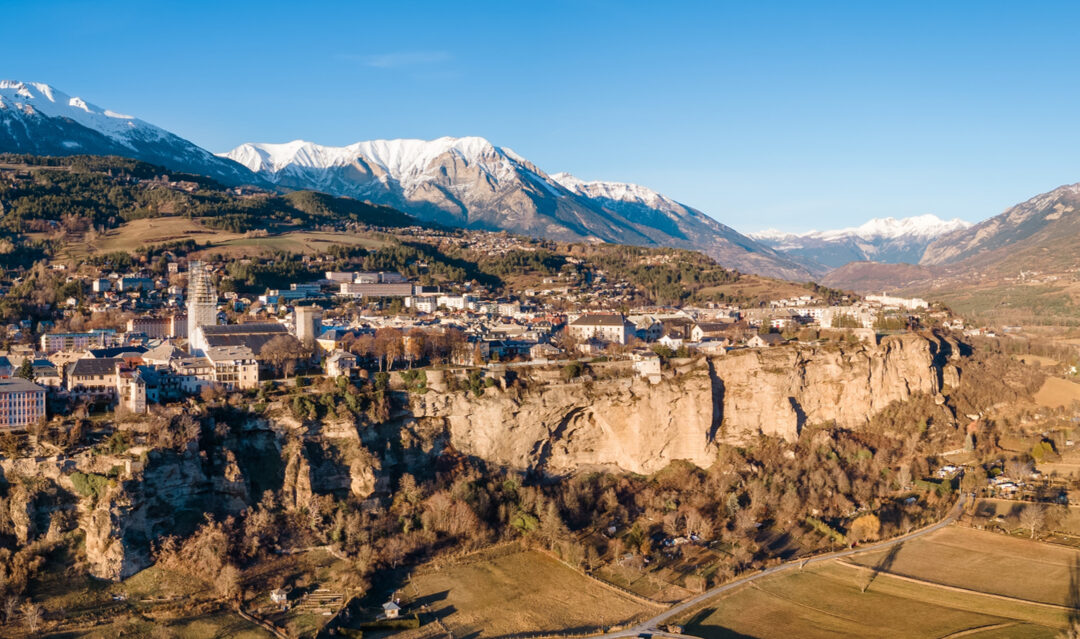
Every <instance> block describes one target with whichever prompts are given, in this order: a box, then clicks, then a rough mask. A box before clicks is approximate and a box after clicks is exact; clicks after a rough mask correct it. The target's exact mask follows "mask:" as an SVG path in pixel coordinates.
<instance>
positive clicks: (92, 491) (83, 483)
mask: <svg viewBox="0 0 1080 639" xmlns="http://www.w3.org/2000/svg"><path fill="white" fill-rule="evenodd" d="M71 483H72V484H73V485H74V486H75V492H77V493H79V494H80V495H82V496H83V497H93V498H94V499H97V498H98V497H100V496H101V495H102V494H104V492H105V490H106V489H107V488H108V486H109V483H110V482H109V478H108V477H106V476H105V475H95V474H93V473H90V474H87V473H80V472H77V471H76V472H74V473H72V474H71Z"/></svg>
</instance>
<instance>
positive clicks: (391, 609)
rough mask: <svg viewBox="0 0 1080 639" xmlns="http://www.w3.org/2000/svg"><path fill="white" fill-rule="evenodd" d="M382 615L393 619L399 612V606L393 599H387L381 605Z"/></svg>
mask: <svg viewBox="0 0 1080 639" xmlns="http://www.w3.org/2000/svg"><path fill="white" fill-rule="evenodd" d="M382 609H383V616H384V617H386V618H387V619H395V618H397V616H398V614H400V613H401V606H399V605H397V603H396V602H394V601H388V602H386V603H384V604H383V605H382Z"/></svg>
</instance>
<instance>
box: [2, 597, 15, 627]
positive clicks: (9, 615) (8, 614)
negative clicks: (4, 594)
mask: <svg viewBox="0 0 1080 639" xmlns="http://www.w3.org/2000/svg"><path fill="white" fill-rule="evenodd" d="M18 610H19V598H18V597H16V596H15V595H11V596H9V597H8V598H7V599H4V622H5V623H12V622H13V621H15V613H16V612H17V611H18Z"/></svg>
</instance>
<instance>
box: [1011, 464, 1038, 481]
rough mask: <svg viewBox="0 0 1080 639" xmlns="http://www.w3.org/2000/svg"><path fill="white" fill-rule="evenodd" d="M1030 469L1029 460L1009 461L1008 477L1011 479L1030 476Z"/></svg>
mask: <svg viewBox="0 0 1080 639" xmlns="http://www.w3.org/2000/svg"><path fill="white" fill-rule="evenodd" d="M1032 470H1033V468H1032V466H1031V462H1029V461H1024V460H1021V459H1014V460H1012V461H1010V462H1009V464H1008V468H1007V471H1008V474H1009V477H1011V478H1013V479H1027V478H1028V477H1031V471H1032Z"/></svg>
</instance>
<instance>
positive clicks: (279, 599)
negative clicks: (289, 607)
mask: <svg viewBox="0 0 1080 639" xmlns="http://www.w3.org/2000/svg"><path fill="white" fill-rule="evenodd" d="M288 600H289V593H288V592H286V591H285V589H284V588H275V589H273V590H271V591H270V601H272V602H274V603H276V604H283V603H285V602H286V601H288Z"/></svg>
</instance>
